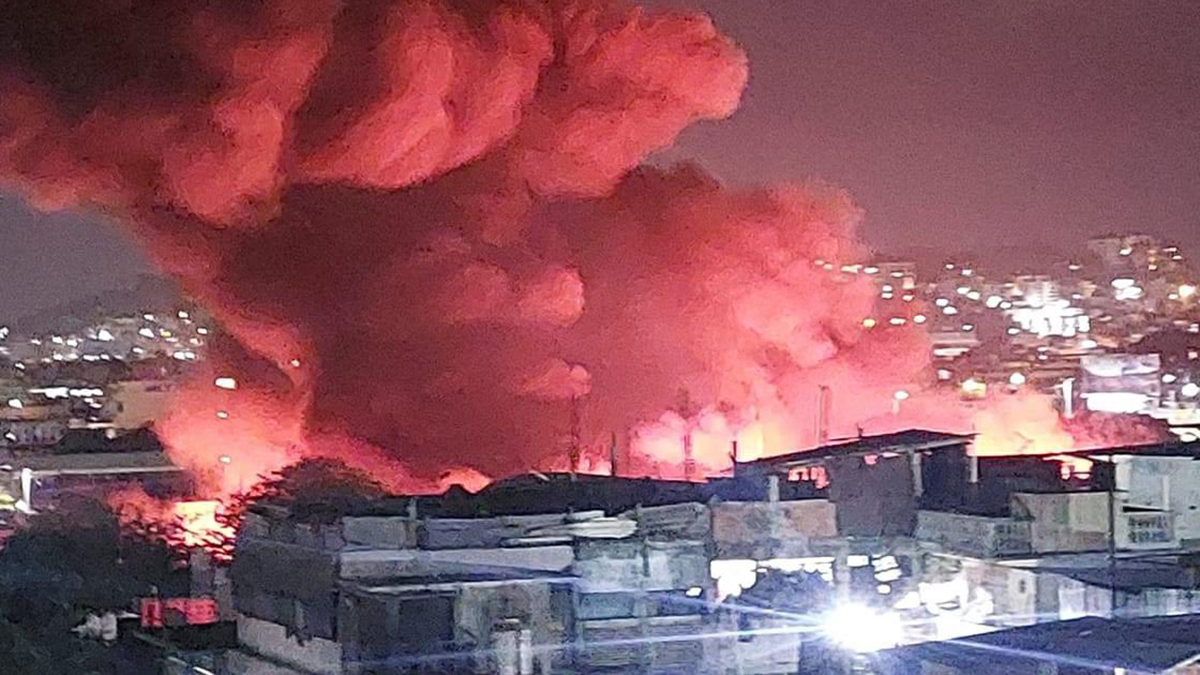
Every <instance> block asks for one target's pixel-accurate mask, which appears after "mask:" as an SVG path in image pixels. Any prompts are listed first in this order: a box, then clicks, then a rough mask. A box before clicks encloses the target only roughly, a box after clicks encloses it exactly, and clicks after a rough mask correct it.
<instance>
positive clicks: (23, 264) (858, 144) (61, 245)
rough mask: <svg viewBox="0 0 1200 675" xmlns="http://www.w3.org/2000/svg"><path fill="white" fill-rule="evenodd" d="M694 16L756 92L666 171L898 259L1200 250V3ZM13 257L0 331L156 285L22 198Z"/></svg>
mask: <svg viewBox="0 0 1200 675" xmlns="http://www.w3.org/2000/svg"><path fill="white" fill-rule="evenodd" d="M689 4H696V5H698V6H700V7H701V8H703V9H705V10H707V11H709V12H710V13H711V14H713V15H714V17H715V18H716V20H717V23H718V25H720V26H721V27H722V29H723V30H725V31H726V32H727V33H729V34H731V35H732V36H733V37H734V38H735V39H737V40H738V41H739V42H740V43H741V44H742V45H743V46H744V47H745V48H746V50H747V51H748V52H749V54H750V60H751V83H750V87H749V90H748V91H747V93H746V97H745V100H744V102H743V106H742V109H741V110H740V111H739V112H738V113H737V114H736V115H735V116H734V118H733V119H731V120H728V121H725V122H719V123H712V124H704V125H701V126H699V127H696V128H693V129H691V130H689V131H687V132H685V135H684V137H683V139H682V141H681V143H680V144H679V146H678V147H676V148H675V149H673V150H671V151H669V152H667V153H664V156H663V158H664V159H667V160H674V159H689V158H693V159H697V160H699V161H700V162H701V163H702V164H704V165H705V166H706V167H708V168H709V169H710V170H712V171H713V172H715V173H716V174H718V175H719V176H721V177H724V178H726V179H727V180H731V181H734V182H737V183H746V182H758V181H774V180H790V179H803V178H810V177H819V178H822V179H824V180H827V181H829V182H832V183H836V184H839V185H843V186H845V187H847V188H849V189H850V190H851V191H852V192H853V193H854V194H855V196H856V197H857V198H858V200H859V202H860V203H861V204H862V205H863V206H864V207H865V208H866V209H867V211H868V225H867V230H866V237H867V239H868V241H869V242H870V243H871V244H873V245H875V246H876V247H878V248H881V249H884V250H887V249H891V248H897V247H906V246H908V245H911V244H914V243H915V244H927V245H931V246H951V247H953V248H954V249H956V250H961V249H972V250H976V251H987V250H989V249H990V248H992V247H995V246H997V245H1002V244H1011V243H1025V242H1028V243H1031V244H1033V245H1036V246H1053V247H1059V248H1066V247H1068V246H1071V245H1073V244H1075V243H1077V242H1079V241H1082V240H1083V239H1085V238H1086V237H1089V236H1094V235H1099V234H1104V233H1108V232H1114V231H1144V232H1149V233H1152V234H1158V235H1161V236H1164V237H1166V238H1170V239H1173V240H1176V241H1178V242H1179V243H1180V244H1182V245H1184V246H1187V247H1188V248H1189V249H1192V250H1195V251H1200V0H1127V1H1118V0H1078V1H1076V2H1057V1H1054V0H1036V1H1033V0H1030V1H1026V0H1000V1H997V2H963V1H961V0H946V1H944V2H942V1H933V0H903V1H900V0H896V1H890V2H889V1H883V0H846V1H842V2H835V1H833V0H827V1H824V2H807V1H804V2H802V1H799V0H696V2H694V3H689ZM0 242H3V245H2V246H0V319H3V318H7V317H11V316H13V315H14V314H21V313H25V312H28V311H30V310H31V309H34V308H37V307H39V306H43V305H45V304H46V303H51V302H56V301H60V300H63V299H66V298H69V297H73V296H76V295H86V294H88V293H90V292H92V291H93V290H94V289H95V288H98V287H103V286H107V285H112V284H115V283H120V282H121V281H123V280H129V279H132V277H133V276H135V275H136V274H137V273H140V272H142V271H143V270H144V267H143V265H144V263H142V262H141V261H140V258H139V256H138V255H137V254H136V252H134V251H132V250H131V247H129V246H128V245H127V244H125V243H123V242H122V241H121V240H120V236H119V234H117V233H116V231H115V230H114V228H113V227H112V226H111V225H108V224H105V223H102V222H99V221H98V220H97V219H94V218H88V217H74V216H62V215H59V216H53V217H47V216H33V215H29V214H28V213H27V212H26V211H25V210H24V209H23V208H21V207H20V206H19V205H18V204H16V203H14V200H13V199H11V198H3V197H0Z"/></svg>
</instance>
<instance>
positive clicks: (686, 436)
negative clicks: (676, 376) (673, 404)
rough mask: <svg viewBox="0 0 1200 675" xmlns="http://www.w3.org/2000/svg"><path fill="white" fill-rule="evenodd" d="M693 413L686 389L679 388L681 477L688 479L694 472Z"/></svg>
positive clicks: (690, 399)
mask: <svg viewBox="0 0 1200 675" xmlns="http://www.w3.org/2000/svg"><path fill="white" fill-rule="evenodd" d="M694 414H695V410H694V406H693V405H692V397H691V395H690V394H688V390H687V389H685V388H680V390H679V415H680V416H681V417H683V425H684V426H683V479H684V480H687V481H690V480H692V479H693V477H694V476H695V473H696V458H695V456H693V451H692V416H693V415H694Z"/></svg>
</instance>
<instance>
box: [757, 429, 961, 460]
mask: <svg viewBox="0 0 1200 675" xmlns="http://www.w3.org/2000/svg"><path fill="white" fill-rule="evenodd" d="M974 438H975V436H974V434H951V433H946V432H942V431H929V430H926V429H909V430H907V431H900V432H897V433H894V434H882V435H878V436H864V437H862V438H855V439H851V440H846V441H841V442H835V443H831V444H829V445H825V446H821V447H818V448H813V449H811V450H802V451H800V452H793V453H790V454H787V455H777V456H775V457H765V458H763V459H759V460H755V461H753V462H741V463H739V464H740V466H743V467H745V466H775V467H786V466H801V465H804V464H815V463H817V462H821V461H823V460H826V459H829V458H832V457H853V456H856V455H873V454H880V453H884V452H919V451H922V450H937V449H941V448H953V447H958V446H965V445H967V444H969V443H970V442H971V440H972V439H974Z"/></svg>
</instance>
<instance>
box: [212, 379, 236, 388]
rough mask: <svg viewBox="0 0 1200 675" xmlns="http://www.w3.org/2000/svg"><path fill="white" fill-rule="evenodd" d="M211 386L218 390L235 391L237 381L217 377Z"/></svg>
mask: <svg viewBox="0 0 1200 675" xmlns="http://www.w3.org/2000/svg"><path fill="white" fill-rule="evenodd" d="M213 384H215V385H216V386H217V388H218V389H226V390H228V391H233V390H234V389H237V386H238V384H237V380H235V379H234V378H232V377H218V378H217V379H216V380H214V381H213Z"/></svg>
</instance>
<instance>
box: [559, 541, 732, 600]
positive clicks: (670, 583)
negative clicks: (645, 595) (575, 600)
mask: <svg viewBox="0 0 1200 675" xmlns="http://www.w3.org/2000/svg"><path fill="white" fill-rule="evenodd" d="M708 561H709V556H708V549H707V546H706V545H705V543H704V542H702V541H669V542H668V541H638V540H633V539H618V540H590V541H580V542H577V544H576V546H575V562H574V564H573V565H572V566H571V573H572V574H574V575H575V576H578V577H579V578H580V581H579V584H578V587H579V590H580V592H582V593H605V592H608V593H613V592H619V591H668V590H686V589H688V588H691V587H693V586H700V587H706V586H707V585H708V583H709V578H708Z"/></svg>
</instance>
